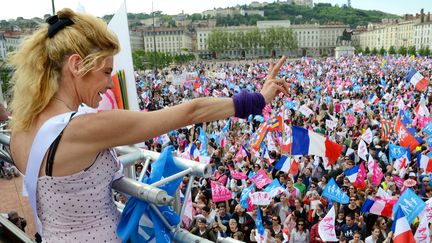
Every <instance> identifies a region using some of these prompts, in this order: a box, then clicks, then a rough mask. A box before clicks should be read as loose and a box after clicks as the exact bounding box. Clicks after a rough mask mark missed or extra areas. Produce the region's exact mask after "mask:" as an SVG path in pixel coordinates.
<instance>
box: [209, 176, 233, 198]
mask: <svg viewBox="0 0 432 243" xmlns="http://www.w3.org/2000/svg"><path fill="white" fill-rule="evenodd" d="M210 185H211V192H212V199H213V202H223V201H226V200H230V199H232V194H231V191H230V190H228V188H226V187H224V186H222V185H219V184H216V183H215V182H214V181H210Z"/></svg>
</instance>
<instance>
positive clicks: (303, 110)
mask: <svg viewBox="0 0 432 243" xmlns="http://www.w3.org/2000/svg"><path fill="white" fill-rule="evenodd" d="M299 111H300V113H301V114H303V115H304V116H305V117H309V116H310V115H311V114H312V113H313V111H312V110H311V109H310V108H309V107H307V106H306V105H302V106H300V109H299Z"/></svg>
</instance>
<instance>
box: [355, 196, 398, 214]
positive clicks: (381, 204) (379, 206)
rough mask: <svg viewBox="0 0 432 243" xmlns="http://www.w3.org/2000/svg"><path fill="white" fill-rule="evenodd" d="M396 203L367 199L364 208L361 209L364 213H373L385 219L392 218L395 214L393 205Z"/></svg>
mask: <svg viewBox="0 0 432 243" xmlns="http://www.w3.org/2000/svg"><path fill="white" fill-rule="evenodd" d="M395 203H396V200H387V201H386V200H382V199H376V200H372V199H369V198H366V200H365V202H364V204H363V206H362V207H361V212H362V213H367V212H369V213H371V214H376V215H380V216H384V217H388V218H390V217H391V216H392V212H393V205H394V204H395Z"/></svg>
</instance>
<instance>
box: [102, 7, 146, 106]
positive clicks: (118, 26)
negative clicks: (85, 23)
mask: <svg viewBox="0 0 432 243" xmlns="http://www.w3.org/2000/svg"><path fill="white" fill-rule="evenodd" d="M108 28H109V29H110V30H111V31H113V32H114V33H115V34H116V35H117V38H118V40H119V42H120V47H121V48H120V52H119V53H117V54H116V55H115V56H114V66H113V74H114V73H117V72H118V71H120V70H124V71H123V72H122V73H123V75H122V76H123V77H124V79H125V80H123V82H124V83H125V92H124V97H123V98H127V101H126V103H127V104H124V105H125V107H124V108H125V109H130V110H133V111H139V105H138V95H137V89H136V82H135V76H134V70H133V62H132V51H131V45H130V37H129V25H128V19H127V11H126V2H123V4H122V5H121V6H120V8H119V10H118V11H117V12H116V14H114V16H113V17H112V19H111V21H110V22H109V24H108ZM126 90H127V91H126ZM117 104H118V103H117Z"/></svg>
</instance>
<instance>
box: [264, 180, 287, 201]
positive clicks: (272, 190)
mask: <svg viewBox="0 0 432 243" xmlns="http://www.w3.org/2000/svg"><path fill="white" fill-rule="evenodd" d="M263 191H264V192H268V193H269V194H270V196H271V197H275V196H276V195H279V194H280V193H282V192H285V188H283V187H282V185H281V184H280V183H279V180H278V179H273V180H272V182H271V183H270V184H268V185H267V186H266V188H264V190H263Z"/></svg>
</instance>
